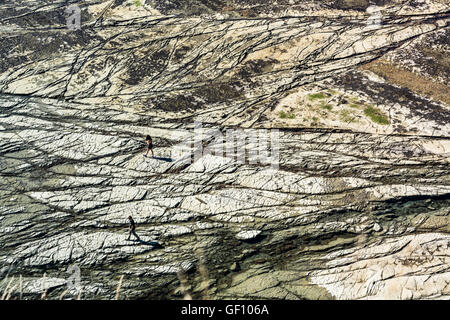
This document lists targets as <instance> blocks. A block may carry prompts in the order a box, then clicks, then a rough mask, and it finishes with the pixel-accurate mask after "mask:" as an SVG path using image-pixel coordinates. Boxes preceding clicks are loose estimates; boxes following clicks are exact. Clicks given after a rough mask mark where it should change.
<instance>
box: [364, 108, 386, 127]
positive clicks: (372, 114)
mask: <svg viewBox="0 0 450 320" xmlns="http://www.w3.org/2000/svg"><path fill="white" fill-rule="evenodd" d="M364 114H365V115H366V116H368V117H369V118H370V120H372V121H373V122H375V123H378V124H381V125H386V124H389V119H388V117H387V116H386V115H385V114H384V113H383V112H382V111H381V110H380V109H378V108H375V107H373V106H367V107H366V108H365V109H364Z"/></svg>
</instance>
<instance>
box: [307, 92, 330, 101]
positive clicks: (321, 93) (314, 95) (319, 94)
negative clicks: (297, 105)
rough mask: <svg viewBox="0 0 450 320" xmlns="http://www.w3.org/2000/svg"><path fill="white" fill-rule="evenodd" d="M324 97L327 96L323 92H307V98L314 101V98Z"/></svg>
mask: <svg viewBox="0 0 450 320" xmlns="http://www.w3.org/2000/svg"><path fill="white" fill-rule="evenodd" d="M326 97H327V96H326V95H325V93H323V92H319V93H311V94H308V100H309V101H314V100H319V99H325V98H326Z"/></svg>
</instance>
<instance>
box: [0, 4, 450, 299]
mask: <svg viewBox="0 0 450 320" xmlns="http://www.w3.org/2000/svg"><path fill="white" fill-rule="evenodd" d="M373 4H377V5H379V6H380V7H379V8H381V13H382V15H381V21H380V24H374V23H372V22H371V23H368V21H369V22H370V21H372V20H371V19H372V18H371V15H370V14H368V13H367V11H366V10H367V8H368V7H369V6H370V5H373ZM79 5H80V8H81V12H82V16H81V17H82V19H81V22H82V25H81V30H76V31H71V30H69V29H67V27H66V19H65V13H64V11H65V9H66V6H67V3H66V1H59V0H57V1H20V0H7V1H3V2H2V3H1V4H0V12H1V15H0V35H1V37H0V42H1V46H0V57H1V59H0V92H1V95H0V175H1V179H0V230H1V232H0V278H1V279H4V281H2V282H1V283H0V289H2V291H4V289H5V288H6V287H8V286H9V288H11V287H13V288H14V290H15V291H13V292H12V293H11V294H12V295H13V296H14V295H17V294H18V293H17V292H18V291H17V288H18V287H19V282H18V281H19V276H22V283H21V285H20V286H21V287H22V289H23V290H22V291H23V298H30V299H32V298H39V297H40V295H41V293H42V290H45V291H47V292H46V295H47V298H58V297H59V296H60V295H61V294H62V293H64V290H65V289H66V281H67V279H68V277H69V275H70V274H69V273H67V272H66V271H67V268H68V267H69V266H72V265H76V266H78V267H79V268H80V270H81V274H80V279H81V288H82V292H81V298H86V299H93V298H97V299H109V298H113V297H114V295H115V289H116V287H117V284H118V282H119V278H120V277H121V276H122V275H124V278H123V282H122V287H121V293H120V297H121V298H124V299H125V298H126V299H137V298H158V299H167V298H182V297H183V295H184V294H185V293H188V294H189V295H190V296H192V297H194V298H229V299H239V298H268V299H438V298H439V299H448V298H449V297H450V292H449V290H450V286H449V283H450V267H449V266H450V249H449V245H450V237H449V232H450V229H449V213H450V207H449V203H450V171H449V167H450V166H449V162H450V138H449V136H450V135H449V133H450V106H449V101H450V98H449V92H450V90H449V87H448V80H449V74H450V65H449V59H448V53H449V51H450V47H449V43H448V39H449V32H450V29H449V27H448V22H449V5H448V2H447V1H439V0H434V1H431V0H426V1H389V2H388V1H372V2H370V1H364V0H355V1H345V0H342V1H341V0H339V1H332V0H330V1H300V0H289V1H288V0H286V1H283V0H279V1H277V2H273V1H265V0H258V1H240V0H232V1H219V0H217V1H203V0H195V1H184V0H178V1H170V2H169V1H159V0H158V1H157V0H155V1H153V0H152V1H118V0H115V1H100V0H88V1H83V2H82V3H80V4H79ZM369 12H370V11H369ZM195 121H197V122H202V125H203V127H204V128H206V129H208V130H209V132H210V133H211V132H213V131H212V130H215V132H217V131H218V132H221V133H223V134H225V133H226V130H227V129H238V130H241V131H238V132H239V136H240V137H241V138H242V137H244V136H251V135H252V134H255V133H256V134H260V135H261V136H262V135H266V134H267V131H266V130H267V129H278V130H279V131H278V137H279V144H278V147H279V166H278V168H274V167H270V166H267V165H264V164H261V163H256V162H254V161H253V162H252V161H245V162H244V163H242V162H240V161H238V160H237V159H236V158H233V157H227V156H223V155H221V153H220V152H219V151H220V150H222V149H223V148H229V147H230V145H229V144H227V143H225V142H223V141H217V140H213V139H209V140H208V139H207V141H206V142H205V144H204V145H203V147H208V149H209V150H214V151H215V152H213V154H205V155H203V156H200V157H194V159H195V162H193V163H190V162H189V161H188V160H189V159H190V157H189V156H188V158H183V151H182V150H181V152H180V153H177V152H175V151H176V150H178V149H177V148H178V147H179V146H180V145H181V144H180V143H182V144H184V145H185V146H186V145H187V146H189V145H190V144H192V145H193V146H194V147H198V145H197V144H196V141H195V137H193V133H194V132H195V129H194V127H195V125H194V122H195ZM147 134H150V135H151V136H152V137H153V139H154V141H153V142H154V144H155V149H154V151H155V156H156V157H155V158H144V157H143V156H142V151H143V148H144V144H143V137H145V135H147ZM206 136H208V133H206ZM238 143H239V144H240V146H241V147H242V146H245V147H246V148H247V150H248V151H252V150H253V151H254V150H255V149H258V146H256V145H255V144H254V143H253V142H252V141H251V139H247V140H245V139H241V140H239V142H238ZM181 149H182V148H181ZM194 150H197V151H198V148H197V149H195V148H194ZM249 158H251V157H250V156H249ZM250 160H251V159H250ZM129 215H131V216H133V217H134V219H135V221H136V223H137V233H138V235H139V236H140V237H141V241H131V240H127V217H128V216H129ZM230 266H231V267H230ZM44 273H45V274H46V275H45V278H44V279H43V275H44ZM12 277H14V279H12ZM180 284H182V286H181V288H180ZM64 294H65V298H74V297H76V296H77V295H78V294H79V291H77V290H73V288H72V289H70V290H68V292H66V293H64Z"/></svg>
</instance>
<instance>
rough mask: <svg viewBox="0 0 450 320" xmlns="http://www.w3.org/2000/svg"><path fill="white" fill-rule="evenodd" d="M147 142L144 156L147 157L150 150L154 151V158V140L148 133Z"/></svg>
mask: <svg viewBox="0 0 450 320" xmlns="http://www.w3.org/2000/svg"><path fill="white" fill-rule="evenodd" d="M145 143H146V144H147V152H146V153H145V154H144V157H147V155H148V152H149V151H151V152H152V158H154V157H155V156H154V155H153V142H152V137H150V136H149V135H147V137H146V138H145Z"/></svg>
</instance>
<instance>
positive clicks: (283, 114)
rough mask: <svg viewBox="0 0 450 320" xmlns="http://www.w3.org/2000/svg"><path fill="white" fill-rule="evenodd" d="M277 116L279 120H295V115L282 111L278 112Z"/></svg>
mask: <svg viewBox="0 0 450 320" xmlns="http://www.w3.org/2000/svg"><path fill="white" fill-rule="evenodd" d="M278 115H279V117H280V118H281V119H295V114H293V113H292V112H287V113H286V112H284V111H280V113H279V114H278Z"/></svg>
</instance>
